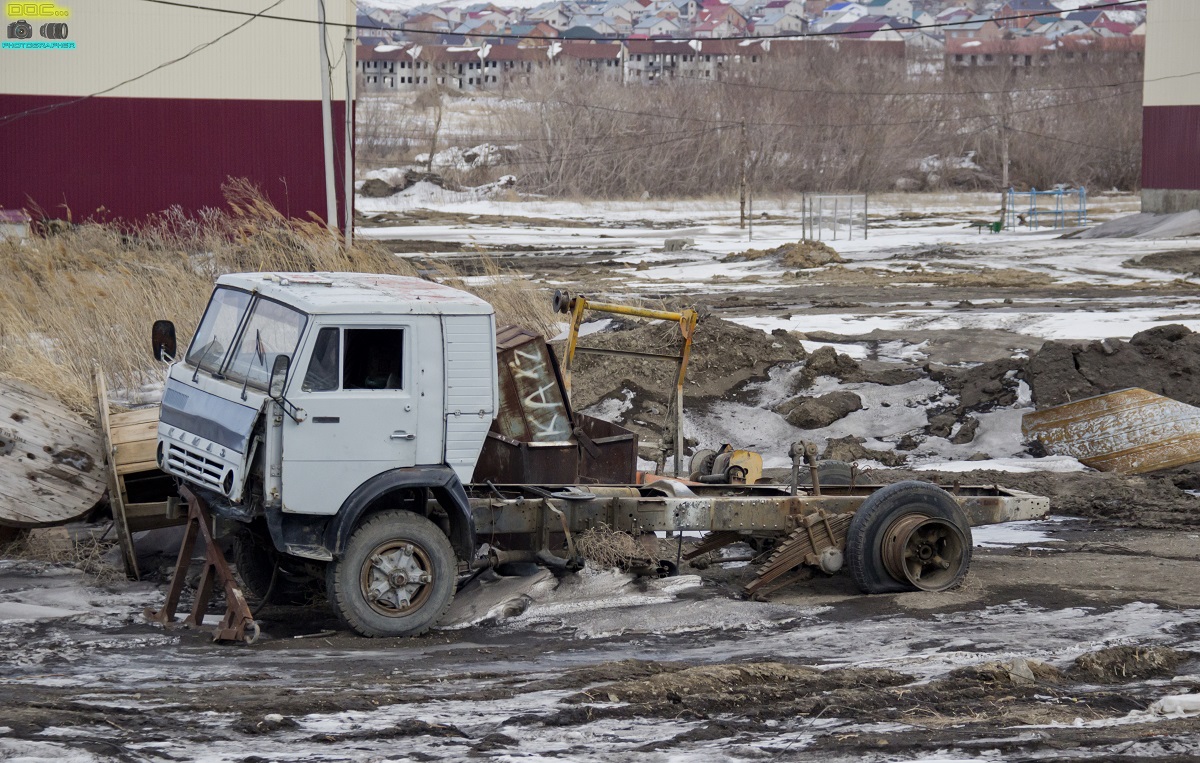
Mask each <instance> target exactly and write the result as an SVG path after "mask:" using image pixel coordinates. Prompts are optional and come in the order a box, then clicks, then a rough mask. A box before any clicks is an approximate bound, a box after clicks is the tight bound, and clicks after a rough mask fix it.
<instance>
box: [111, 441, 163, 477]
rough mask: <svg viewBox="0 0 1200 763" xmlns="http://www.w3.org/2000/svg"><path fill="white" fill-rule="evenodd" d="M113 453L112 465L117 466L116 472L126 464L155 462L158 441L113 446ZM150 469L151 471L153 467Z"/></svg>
mask: <svg viewBox="0 0 1200 763" xmlns="http://www.w3.org/2000/svg"><path fill="white" fill-rule="evenodd" d="M114 451H115V452H114V453H113V463H114V464H115V465H116V466H117V470H118V471H121V467H123V466H126V465H127V464H139V463H143V462H146V461H150V462H153V461H155V460H156V458H155V457H156V455H157V453H158V440H157V439H154V440H139V441H137V442H128V443H125V444H124V445H119V444H118V445H115V447H114ZM150 468H152V469H153V468H155V467H153V466H151V467H150ZM141 471H145V470H144V469H143V470H141Z"/></svg>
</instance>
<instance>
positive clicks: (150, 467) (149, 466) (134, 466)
mask: <svg viewBox="0 0 1200 763" xmlns="http://www.w3.org/2000/svg"><path fill="white" fill-rule="evenodd" d="M157 469H158V463H157V462H155V461H154V460H153V459H151V460H150V461H134V462H132V463H128V464H121V465H120V466H117V467H116V470H117V474H119V475H120V476H121V477H124V476H125V475H126V474H137V473H138V472H152V471H156V470H157Z"/></svg>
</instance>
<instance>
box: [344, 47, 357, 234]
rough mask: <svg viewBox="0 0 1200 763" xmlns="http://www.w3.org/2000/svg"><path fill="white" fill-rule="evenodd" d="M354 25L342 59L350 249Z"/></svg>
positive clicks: (352, 217)
mask: <svg viewBox="0 0 1200 763" xmlns="http://www.w3.org/2000/svg"><path fill="white" fill-rule="evenodd" d="M354 43H355V39H354V27H352V26H350V25H349V24H347V25H346V52H345V54H344V55H343V56H342V60H343V61H344V62H345V63H346V100H345V112H346V113H345V115H344V116H345V117H346V119H345V124H344V126H343V128H342V129H343V131H344V132H345V137H346V143H345V146H344V150H345V155H344V161H345V165H346V187H345V189H343V190H344V193H345V202H346V205H345V206H346V212H345V214H346V234H345V244H346V248H347V249H349V248H350V247H351V246H352V245H353V244H354V96H353V93H354Z"/></svg>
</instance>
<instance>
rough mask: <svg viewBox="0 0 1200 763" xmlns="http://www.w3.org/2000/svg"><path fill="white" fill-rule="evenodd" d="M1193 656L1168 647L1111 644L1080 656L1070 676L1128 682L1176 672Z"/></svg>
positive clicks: (1170, 674)
mask: <svg viewBox="0 0 1200 763" xmlns="http://www.w3.org/2000/svg"><path fill="white" fill-rule="evenodd" d="M1189 657H1190V655H1188V654H1187V653H1185V652H1180V651H1177V650H1175V649H1171V648H1170V647H1166V646H1111V647H1108V648H1107V649H1098V650H1096V651H1095V652H1088V653H1086V654H1082V655H1080V656H1079V657H1078V658H1076V660H1075V664H1074V665H1073V666H1072V669H1071V675H1072V676H1073V677H1075V678H1077V679H1079V680H1083V681H1096V682H1099V683H1128V682H1129V681H1139V680H1142V679H1146V678H1162V677H1165V676H1173V675H1175V668H1177V667H1178V666H1179V665H1181V664H1183V663H1184V662H1187V660H1188V659H1189Z"/></svg>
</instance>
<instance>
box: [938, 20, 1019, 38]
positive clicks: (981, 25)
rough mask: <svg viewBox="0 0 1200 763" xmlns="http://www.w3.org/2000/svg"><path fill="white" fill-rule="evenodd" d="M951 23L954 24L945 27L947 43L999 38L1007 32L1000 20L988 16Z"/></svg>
mask: <svg viewBox="0 0 1200 763" xmlns="http://www.w3.org/2000/svg"><path fill="white" fill-rule="evenodd" d="M951 23H953V24H954V25H953V26H947V27H943V29H944V30H945V36H946V43H947V44H949V43H950V41H951V40H954V41H958V42H963V41H966V40H998V39H1000V38H1001V37H1003V36H1004V33H1005V28H1004V27H1003V26H1001V25H1000V22H998V21H996V20H995V19H992V18H989V17H988V16H972V17H971V18H969V19H967V20H965V21H956V22H951Z"/></svg>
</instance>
